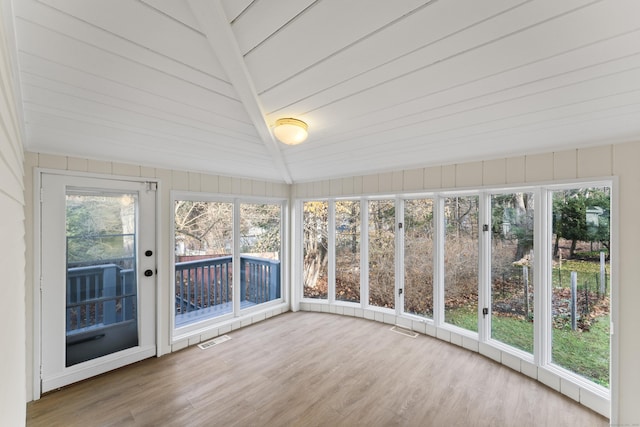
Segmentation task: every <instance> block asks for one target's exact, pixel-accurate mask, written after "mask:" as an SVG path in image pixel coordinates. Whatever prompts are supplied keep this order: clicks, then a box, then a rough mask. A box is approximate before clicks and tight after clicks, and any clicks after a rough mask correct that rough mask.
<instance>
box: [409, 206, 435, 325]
mask: <svg viewBox="0 0 640 427" xmlns="http://www.w3.org/2000/svg"><path fill="white" fill-rule="evenodd" d="M403 229H404V311H405V313H411V314H416V315H418V316H423V317H427V318H433V250H434V246H433V245H434V229H433V199H411V200H405V201H404V227H403Z"/></svg>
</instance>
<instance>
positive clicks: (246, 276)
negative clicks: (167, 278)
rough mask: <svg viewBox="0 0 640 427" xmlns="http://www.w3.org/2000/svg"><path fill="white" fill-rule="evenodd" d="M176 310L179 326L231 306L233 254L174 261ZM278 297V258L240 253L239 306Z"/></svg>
mask: <svg viewBox="0 0 640 427" xmlns="http://www.w3.org/2000/svg"><path fill="white" fill-rule="evenodd" d="M175 272H176V281H175V298H176V305H175V310H176V311H175V314H176V325H177V326H180V325H183V324H186V323H189V322H190V321H194V320H197V319H200V318H202V317H213V316H219V315H222V314H227V313H231V312H232V310H233V302H232V301H233V257H232V256H224V257H217V258H209V259H203V260H197V261H186V262H178V263H176V265H175ZM278 298H280V261H277V260H272V259H266V258H258V257H251V256H246V255H241V256H240V305H241V307H242V308H245V307H249V306H252V305H256V304H261V303H264V302H267V301H272V300H274V299H278Z"/></svg>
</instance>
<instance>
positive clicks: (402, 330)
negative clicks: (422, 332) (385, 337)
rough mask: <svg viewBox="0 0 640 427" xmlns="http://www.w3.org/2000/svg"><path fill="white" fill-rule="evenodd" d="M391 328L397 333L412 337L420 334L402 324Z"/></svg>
mask: <svg viewBox="0 0 640 427" xmlns="http://www.w3.org/2000/svg"><path fill="white" fill-rule="evenodd" d="M391 330H392V331H393V332H395V333H397V334H401V335H404V336H407V337H410V338H415V337H417V336H418V334H417V333H416V332H413V331H410V330H409V329H405V328H403V327H400V326H394V327H393V328H391Z"/></svg>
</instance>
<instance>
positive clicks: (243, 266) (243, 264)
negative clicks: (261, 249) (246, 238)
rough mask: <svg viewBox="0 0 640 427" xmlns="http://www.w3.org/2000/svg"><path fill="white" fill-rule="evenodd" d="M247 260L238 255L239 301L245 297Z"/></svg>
mask: <svg viewBox="0 0 640 427" xmlns="http://www.w3.org/2000/svg"><path fill="white" fill-rule="evenodd" d="M246 265H247V260H246V259H244V258H242V256H240V301H241V302H242V301H245V300H246V298H247V272H246V271H245V270H246Z"/></svg>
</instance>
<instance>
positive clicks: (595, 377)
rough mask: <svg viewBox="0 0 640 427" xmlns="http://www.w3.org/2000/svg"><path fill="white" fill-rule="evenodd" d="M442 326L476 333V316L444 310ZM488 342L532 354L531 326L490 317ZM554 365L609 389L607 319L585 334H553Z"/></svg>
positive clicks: (462, 310) (465, 310)
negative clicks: (455, 327) (446, 325)
mask: <svg viewBox="0 0 640 427" xmlns="http://www.w3.org/2000/svg"><path fill="white" fill-rule="evenodd" d="M445 318H446V322H447V323H450V324H452V325H456V326H459V327H461V328H465V329H467V330H470V331H476V332H477V330H478V318H477V312H476V311H475V310H474V309H472V308H468V307H463V308H460V309H455V310H447V312H446V313H445ZM491 324H492V325H491V335H492V338H493V339H495V340H498V341H501V342H503V343H505V344H508V345H511V346H513V347H515V348H518V349H520V350H523V351H526V352H529V353H533V322H530V321H526V320H524V319H521V318H517V317H509V316H493V318H492V322H491ZM552 360H553V362H554V363H555V364H557V365H559V366H561V367H563V368H565V369H567V370H569V371H572V372H575V373H576V374H579V375H582V376H583V377H585V378H588V379H589V380H591V381H593V382H595V383H597V384H600V385H602V386H604V387H607V388H608V387H609V316H602V317H600V318H598V319H597V321H596V322H594V323H593V325H592V326H591V329H590V330H589V331H585V332H582V331H572V330H571V329H570V328H566V329H554V330H553V350H552Z"/></svg>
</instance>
